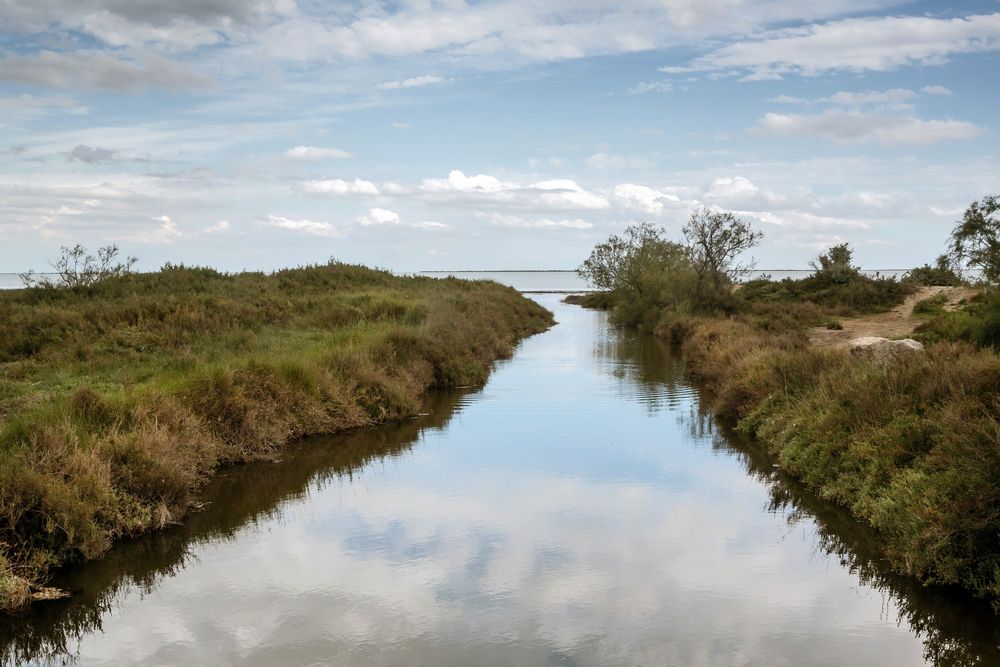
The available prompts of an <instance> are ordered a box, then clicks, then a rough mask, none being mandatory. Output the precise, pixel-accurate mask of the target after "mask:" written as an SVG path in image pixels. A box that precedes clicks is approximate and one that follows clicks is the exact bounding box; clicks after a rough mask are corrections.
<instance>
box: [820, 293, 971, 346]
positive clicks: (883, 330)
mask: <svg viewBox="0 0 1000 667" xmlns="http://www.w3.org/2000/svg"><path fill="white" fill-rule="evenodd" d="M977 293H978V290H977V289H976V288H974V287H921V288H920V289H918V290H917V291H916V292H915V293H913V294H911V295H910V296H908V297H907V298H906V300H905V301H904V302H903V303H901V304H900V305H898V306H896V307H895V308H893V309H892V310H890V311H887V312H884V313H878V314H875V315H866V316H864V317H847V318H843V319H840V320H838V321H839V322H840V324H841V326H843V329H836V330H835V329H827V328H825V327H816V328H813V329H810V331H809V342H810V343H812V344H813V345H816V346H817V347H847V344H848V342H850V340H851V339H853V338H860V337H862V336H881V337H883V338H906V337H908V336H910V335H911V334H912V333H913V331H914V329H916V328H917V326H918V325H919V324H920V323H921V321H922V320H921V319H920V318H918V317H915V316H914V315H913V307H914V306H915V305H916V304H917V302H918V301H923V300H924V299H929V298H931V297H933V296H937V295H938V294H944V295H946V297H947V299H948V300H947V302H945V304H944V308H945V310H955V309H957V308H958V306H959V302H960V301H962V299H970V298H972V297H973V296H975V295H976V294H977Z"/></svg>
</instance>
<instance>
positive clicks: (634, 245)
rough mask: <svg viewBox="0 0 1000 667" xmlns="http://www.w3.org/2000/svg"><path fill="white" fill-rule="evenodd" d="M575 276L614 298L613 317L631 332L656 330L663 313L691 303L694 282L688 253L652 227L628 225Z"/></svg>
mask: <svg viewBox="0 0 1000 667" xmlns="http://www.w3.org/2000/svg"><path fill="white" fill-rule="evenodd" d="M577 272H578V273H579V274H580V276H581V277H583V278H585V279H586V280H587V281H588V282H589V283H590V284H591V285H593V286H594V287H598V288H600V289H604V290H608V291H610V292H613V293H614V301H615V316H616V318H617V319H618V321H619V322H621V323H623V324H625V325H627V326H634V325H639V324H640V323H641V322H643V321H646V320H649V322H647V324H651V323H653V324H655V322H654V321H653V320H655V319H657V318H658V317H659V313H660V309H662V308H668V307H669V308H676V307H678V306H680V305H681V304H683V303H685V302H687V301H688V300H689V298H690V287H691V283H692V280H693V279H692V271H691V264H690V262H689V261H688V258H687V253H686V252H685V250H684V248H683V247H682V246H681V245H680V244H677V243H674V242H672V241H668V240H666V239H665V238H664V232H663V229H662V228H660V227H657V226H655V225H653V224H651V223H649V222H637V223H636V224H634V225H630V226H629V227H627V228H626V229H625V233H624V234H622V235H621V236H617V235H616V236H612V237H610V238H609V239H608V240H607V241H605V242H604V243H601V244H599V245H597V246H596V247H595V248H594V250H593V251H592V252H591V253H590V257H588V258H587V259H586V261H584V262H583V264H582V265H580V268H579V269H577Z"/></svg>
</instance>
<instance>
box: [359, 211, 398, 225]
mask: <svg viewBox="0 0 1000 667" xmlns="http://www.w3.org/2000/svg"><path fill="white" fill-rule="evenodd" d="M358 222H359V223H361V224H362V225H366V226H371V225H398V224H399V213H396V212H395V211H390V210H389V209H385V208H372V209H368V214H367V215H364V216H362V217H360V218H358Z"/></svg>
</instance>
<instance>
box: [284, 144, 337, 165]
mask: <svg viewBox="0 0 1000 667" xmlns="http://www.w3.org/2000/svg"><path fill="white" fill-rule="evenodd" d="M285 157H286V158H288V159H289V160H298V161H301V162H318V161H319V160H343V159H346V158H349V157H351V154H350V153H348V152H347V151H343V150H340V149H339V148H321V147H319V146H296V147H295V148H289V149H288V150H287V151H285Z"/></svg>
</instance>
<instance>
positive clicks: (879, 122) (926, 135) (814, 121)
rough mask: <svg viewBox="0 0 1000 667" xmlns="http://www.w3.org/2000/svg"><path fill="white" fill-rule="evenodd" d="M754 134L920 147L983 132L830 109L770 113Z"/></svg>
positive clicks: (963, 124) (957, 123) (952, 123)
mask: <svg viewBox="0 0 1000 667" xmlns="http://www.w3.org/2000/svg"><path fill="white" fill-rule="evenodd" d="M754 131H755V132H758V133H761V134H769V135H774V136H786V137H818V138H822V139H831V140H834V141H840V142H857V143H877V144H882V145H899V144H916V145H919V144H932V143H937V142H941V141H954V140H960V139H972V138H974V137H977V136H979V135H980V134H982V133H983V131H984V130H983V129H982V128H980V127H978V126H976V125H974V124H973V123H969V122H967V121H961V120H951V119H944V120H923V119H920V118H915V117H912V116H894V115H887V114H883V113H866V112H862V111H847V110H840V109H829V110H827V111H824V112H823V113H819V114H781V113H767V114H765V115H764V117H763V118H761V119H760V121H759V122H758V123H757V126H756V127H755V128H754Z"/></svg>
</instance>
